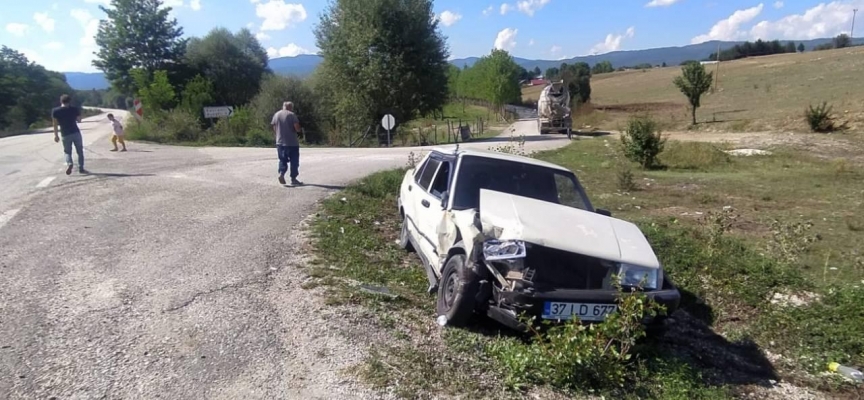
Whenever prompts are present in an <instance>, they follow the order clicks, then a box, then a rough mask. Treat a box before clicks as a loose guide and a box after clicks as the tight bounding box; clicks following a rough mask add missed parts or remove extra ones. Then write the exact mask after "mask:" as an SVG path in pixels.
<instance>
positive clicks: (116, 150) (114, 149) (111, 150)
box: [108, 149, 117, 151]
mask: <svg viewBox="0 0 864 400" xmlns="http://www.w3.org/2000/svg"><path fill="white" fill-rule="evenodd" d="M108 151H117V149H111V150H108Z"/></svg>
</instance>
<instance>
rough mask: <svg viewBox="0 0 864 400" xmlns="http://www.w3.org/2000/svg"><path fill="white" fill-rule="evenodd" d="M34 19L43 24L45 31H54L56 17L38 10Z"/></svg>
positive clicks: (38, 23)
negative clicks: (53, 17)
mask: <svg viewBox="0 0 864 400" xmlns="http://www.w3.org/2000/svg"><path fill="white" fill-rule="evenodd" d="M33 20H34V21H36V24H37V25H39V26H41V27H42V29H43V30H44V31H45V32H48V33H51V32H54V19H52V18H50V17H48V13H38V12H37V13H35V14H33Z"/></svg>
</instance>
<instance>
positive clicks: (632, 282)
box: [618, 264, 661, 290]
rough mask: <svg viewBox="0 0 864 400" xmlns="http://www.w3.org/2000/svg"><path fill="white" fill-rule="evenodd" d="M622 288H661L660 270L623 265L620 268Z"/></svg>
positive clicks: (619, 274)
mask: <svg viewBox="0 0 864 400" xmlns="http://www.w3.org/2000/svg"><path fill="white" fill-rule="evenodd" d="M618 276H619V277H620V279H621V280H620V283H621V286H635V287H641V288H643V289H650V290H656V289H658V288H659V287H660V280H661V274H660V268H645V267H640V266H638V265H631V264H621V265H620V266H619V267H618Z"/></svg>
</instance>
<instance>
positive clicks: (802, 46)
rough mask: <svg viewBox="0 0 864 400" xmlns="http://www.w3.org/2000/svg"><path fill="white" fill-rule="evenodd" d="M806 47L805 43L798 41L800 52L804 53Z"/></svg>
mask: <svg viewBox="0 0 864 400" xmlns="http://www.w3.org/2000/svg"><path fill="white" fill-rule="evenodd" d="M804 50H806V48H805V47H804V43H798V52H799V53H803V52H804Z"/></svg>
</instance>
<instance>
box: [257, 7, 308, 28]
mask: <svg viewBox="0 0 864 400" xmlns="http://www.w3.org/2000/svg"><path fill="white" fill-rule="evenodd" d="M255 15H257V16H258V17H259V18H262V19H264V22H263V23H262V24H261V30H262V31H281V30H283V29H285V28H286V27H288V26H289V25H292V24H294V23H297V22H303V21H305V20H306V17H307V15H306V8H305V7H303V5H302V4H289V3H285V1H284V0H270V1H269V2H267V3H256V4H255Z"/></svg>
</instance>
